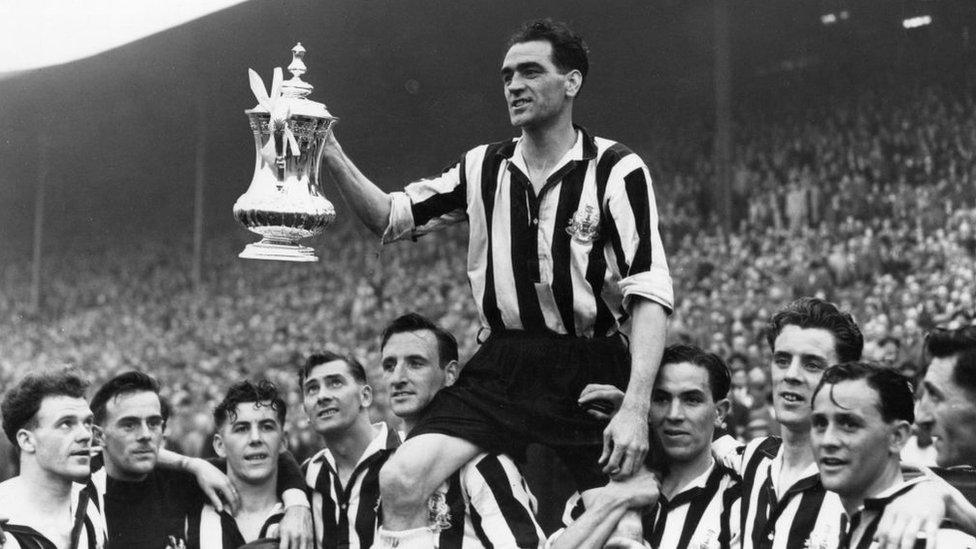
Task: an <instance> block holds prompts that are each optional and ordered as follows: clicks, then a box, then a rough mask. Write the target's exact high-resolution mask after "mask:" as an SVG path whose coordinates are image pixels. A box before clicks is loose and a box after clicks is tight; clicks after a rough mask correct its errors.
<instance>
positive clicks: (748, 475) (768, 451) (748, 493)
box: [740, 437, 780, 536]
mask: <svg viewBox="0 0 976 549" xmlns="http://www.w3.org/2000/svg"><path fill="white" fill-rule="evenodd" d="M779 446H780V439H778V438H775V437H767V438H766V439H765V440H763V441H762V442H760V443H759V447H758V448H756V451H755V452H753V454H752V456H751V457H750V458H749V462H748V463H747V464H746V468H745V472H744V474H743V475H742V512H741V515H740V517H741V518H740V523H741V532H742V535H743V536H745V535H746V533H747V532H749V531H750V530H749V529H748V528H746V521H747V520H748V517H749V507H750V505H751V503H752V501H751V500H752V487H753V485H754V484H755V483H756V472H757V471H758V470H759V465H760V464H762V462H763V460H764V459H772V458H773V457H775V456H776V452H778V451H779Z"/></svg>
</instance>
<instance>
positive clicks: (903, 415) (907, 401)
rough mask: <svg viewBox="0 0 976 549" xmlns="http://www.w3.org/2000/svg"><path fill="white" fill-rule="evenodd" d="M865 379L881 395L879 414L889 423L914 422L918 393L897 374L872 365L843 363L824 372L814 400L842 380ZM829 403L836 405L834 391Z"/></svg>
mask: <svg viewBox="0 0 976 549" xmlns="http://www.w3.org/2000/svg"><path fill="white" fill-rule="evenodd" d="M859 379H863V380H864V381H865V382H866V383H867V384H868V386H869V387H871V388H872V389H874V391H875V392H876V393H878V411H880V412H881V418H882V419H884V420H885V421H887V422H891V421H895V420H904V421H907V422H909V423H914V422H915V391H914V389H913V388H912V383H911V381H909V380H908V378H907V377H905V376H903V375H901V374H900V373H898V372H897V371H895V370H893V369H891V368H887V367H885V366H881V365H880V364H874V363H871V362H857V361H852V362H843V363H841V364H836V365H834V366H831V367H829V368H827V369H826V370H824V373H823V377H822V378H820V383H819V384H817V388H816V389H814V390H813V397H812V398H814V399H816V398H817V393H819V392H820V390H821V389H822V388H823V387H824V386H825V385H836V384H838V383H840V382H842V381H857V380H859ZM830 400H831V401H833V402H834V403H835V404H836V403H837V401H836V400H834V393H833V390H831V393H830Z"/></svg>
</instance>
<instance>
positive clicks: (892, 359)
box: [878, 336, 901, 370]
mask: <svg viewBox="0 0 976 549" xmlns="http://www.w3.org/2000/svg"><path fill="white" fill-rule="evenodd" d="M878 349H879V351H880V353H881V356H880V360H879V362H880V363H881V364H882V365H884V366H887V367H888V368H891V369H893V370H900V369H901V340H899V339H898V338H897V337H892V336H886V337H883V338H881V341H879V342H878Z"/></svg>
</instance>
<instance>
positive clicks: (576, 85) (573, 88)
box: [566, 70, 583, 97]
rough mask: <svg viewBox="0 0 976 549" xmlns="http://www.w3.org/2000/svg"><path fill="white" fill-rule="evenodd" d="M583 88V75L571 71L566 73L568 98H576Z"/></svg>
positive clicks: (576, 71)
mask: <svg viewBox="0 0 976 549" xmlns="http://www.w3.org/2000/svg"><path fill="white" fill-rule="evenodd" d="M582 87H583V73H581V72H580V71H578V70H571V71H569V72H568V73H566V97H576V96H577V95H579V92H580V88H582Z"/></svg>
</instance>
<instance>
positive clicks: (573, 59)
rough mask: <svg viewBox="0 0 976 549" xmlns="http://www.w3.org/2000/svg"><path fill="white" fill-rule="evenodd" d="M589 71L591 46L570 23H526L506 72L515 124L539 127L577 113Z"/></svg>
mask: <svg viewBox="0 0 976 549" xmlns="http://www.w3.org/2000/svg"><path fill="white" fill-rule="evenodd" d="M588 70H589V60H588V55H587V48H586V44H584V43H583V40H582V38H580V36H579V35H577V34H576V33H575V32H573V31H572V30H571V29H570V28H569V27H568V26H566V25H565V24H563V23H559V22H555V21H552V20H551V19H542V20H537V21H531V22H529V23H526V24H525V25H523V26H522V27H521V28H520V29H519V30H518V31H517V32H516V33H515V34H514V35H512V37H511V39H510V40H509V44H508V51H507V52H506V54H505V59H504V61H503V62H502V70H501V73H502V81H503V83H504V87H505V99H506V100H507V102H508V114H509V119H510V120H511V123H512V125H514V126H519V127H522V128H533V127H537V126H542V125H545V124H546V123H547V122H550V121H552V120H553V119H556V118H558V117H559V116H562V115H565V114H567V113H571V109H572V102H573V99H574V98H575V97H576V95H578V94H579V91H580V88H581V87H582V85H583V80H584V79H585V78H586V73H587V72H588Z"/></svg>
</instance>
